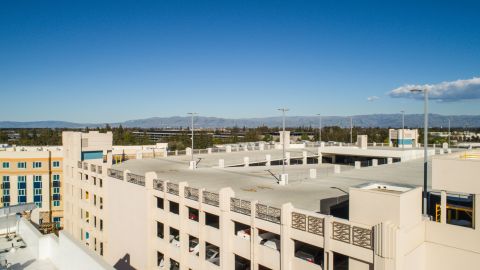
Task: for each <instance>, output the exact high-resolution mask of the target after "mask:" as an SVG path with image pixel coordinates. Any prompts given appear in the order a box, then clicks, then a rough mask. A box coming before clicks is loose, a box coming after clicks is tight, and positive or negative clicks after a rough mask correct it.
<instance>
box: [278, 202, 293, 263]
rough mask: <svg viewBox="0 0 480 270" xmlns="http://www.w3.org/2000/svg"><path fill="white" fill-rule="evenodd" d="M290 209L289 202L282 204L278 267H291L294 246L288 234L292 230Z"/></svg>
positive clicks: (291, 208) (291, 207) (291, 206)
mask: <svg viewBox="0 0 480 270" xmlns="http://www.w3.org/2000/svg"><path fill="white" fill-rule="evenodd" d="M292 210H293V205H292V204H291V203H286V204H284V205H282V208H281V211H282V214H281V222H280V224H281V225H280V252H281V255H280V269H291V260H292V259H291V258H292V255H293V254H295V246H294V244H293V241H292V237H291V235H290V233H291V232H292V227H291V223H292ZM286 254H288V255H286Z"/></svg>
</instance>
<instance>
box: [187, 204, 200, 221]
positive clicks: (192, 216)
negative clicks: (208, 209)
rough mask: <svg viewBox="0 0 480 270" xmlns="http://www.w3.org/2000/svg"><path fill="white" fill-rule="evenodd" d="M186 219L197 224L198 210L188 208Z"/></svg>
mask: <svg viewBox="0 0 480 270" xmlns="http://www.w3.org/2000/svg"><path fill="white" fill-rule="evenodd" d="M188 219H190V220H193V221H196V222H198V210H197V209H195V208H191V207H188Z"/></svg>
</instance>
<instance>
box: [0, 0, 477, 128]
mask: <svg viewBox="0 0 480 270" xmlns="http://www.w3.org/2000/svg"><path fill="white" fill-rule="evenodd" d="M356 2H357V3H355V2H353V1H352V2H347V1H301V0H300V1H234V0H232V1H199V0H197V1H112V2H108V1H76V2H73V1H21V0H17V1H13V0H11V1H1V2H0V93H1V99H2V101H3V102H2V105H1V106H0V120H13V121H31V120H66V121H75V122H105V121H108V122H113V121H123V120H130V119H138V118H146V117H152V116H173V115H185V114H186V112H189V111H196V112H199V113H200V114H201V115H203V116H218V117H232V118H241V117H263V116H273V115H277V114H278V112H277V111H276V108H278V107H281V106H287V107H289V108H290V109H291V111H290V112H289V113H290V114H291V115H312V114H316V113H322V114H324V115H352V114H370V113H398V112H399V111H400V110H405V111H406V112H407V113H419V112H422V102H421V101H420V100H418V99H415V98H408V97H407V98H395V97H396V95H392V94H389V93H390V91H392V90H394V89H397V88H399V87H402V86H404V85H407V84H412V85H423V84H437V83H441V82H452V81H457V80H469V79H472V78H475V77H480V30H479V29H480V19H479V17H478V10H479V8H480V3H479V2H478V1H431V2H430V1H398V2H397V3H392V2H393V1H381V2H380V1H379V2H364V1H356ZM469 91H470V95H465V96H466V98H464V99H462V98H458V99H450V100H447V101H445V100H442V99H441V98H439V99H437V100H435V101H432V102H431V112H433V113H441V114H480V106H479V105H480V99H478V97H479V95H476V94H475V93H479V91H480V87H476V86H474V87H473V88H470V90H469ZM472 91H473V96H472V95H471V94H472ZM374 96H376V97H378V99H375V100H374V101H367V98H368V97H374Z"/></svg>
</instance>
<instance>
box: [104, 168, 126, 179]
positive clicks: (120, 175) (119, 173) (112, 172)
mask: <svg viewBox="0 0 480 270" xmlns="http://www.w3.org/2000/svg"><path fill="white" fill-rule="evenodd" d="M107 173H108V176H110V177H112V178H115V179H118V180H123V171H119V170H115V169H108V171H107Z"/></svg>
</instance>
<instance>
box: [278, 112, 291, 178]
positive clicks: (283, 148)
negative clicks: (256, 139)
mask: <svg viewBox="0 0 480 270" xmlns="http://www.w3.org/2000/svg"><path fill="white" fill-rule="evenodd" d="M278 110H279V111H281V112H282V117H283V120H282V126H283V133H282V142H283V146H282V151H283V153H282V155H283V158H282V174H285V112H288V111H289V110H288V109H287V108H280V109H278Z"/></svg>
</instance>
